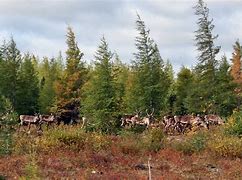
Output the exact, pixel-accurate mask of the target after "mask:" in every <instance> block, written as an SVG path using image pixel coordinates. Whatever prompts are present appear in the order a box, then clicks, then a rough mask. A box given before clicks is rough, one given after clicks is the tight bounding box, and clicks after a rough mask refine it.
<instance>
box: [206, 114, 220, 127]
mask: <svg viewBox="0 0 242 180" xmlns="http://www.w3.org/2000/svg"><path fill="white" fill-rule="evenodd" d="M204 120H205V122H207V124H209V125H223V124H224V120H223V119H222V118H221V117H219V116H218V115H215V114H208V115H205V116H204Z"/></svg>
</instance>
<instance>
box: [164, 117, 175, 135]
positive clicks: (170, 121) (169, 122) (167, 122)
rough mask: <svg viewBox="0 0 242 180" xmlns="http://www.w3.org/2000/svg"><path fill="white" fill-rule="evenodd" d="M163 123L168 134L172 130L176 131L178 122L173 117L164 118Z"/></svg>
mask: <svg viewBox="0 0 242 180" xmlns="http://www.w3.org/2000/svg"><path fill="white" fill-rule="evenodd" d="M162 123H163V125H164V128H165V132H166V133H167V132H168V131H169V129H170V128H172V130H174V127H175V124H176V121H175V119H174V117H173V116H170V115H168V116H164V117H163V121H162Z"/></svg>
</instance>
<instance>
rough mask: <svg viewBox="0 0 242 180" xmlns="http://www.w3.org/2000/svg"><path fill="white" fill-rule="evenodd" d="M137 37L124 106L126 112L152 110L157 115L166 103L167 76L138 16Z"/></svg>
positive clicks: (155, 47) (152, 42) (158, 54)
mask: <svg viewBox="0 0 242 180" xmlns="http://www.w3.org/2000/svg"><path fill="white" fill-rule="evenodd" d="M136 25H137V30H138V33H139V35H138V36H137V37H136V40H135V41H136V43H135V45H136V48H137V53H135V54H134V56H135V60H134V61H133V67H132V71H133V73H134V76H133V80H132V81H133V83H132V86H131V87H130V90H131V91H130V92H127V93H128V94H127V96H126V104H127V108H128V111H131V112H132V111H134V110H135V109H140V110H142V111H144V110H146V109H152V108H154V109H155V111H156V113H159V112H160V110H161V109H162V108H164V106H165V105H164V102H167V99H166V98H167V92H168V89H169V86H170V82H169V80H168V74H167V72H165V70H164V69H165V68H164V62H163V60H162V58H161V56H160V53H159V50H158V47H157V45H156V44H155V43H154V41H153V39H151V38H150V37H149V30H146V27H145V24H144V21H142V20H141V18H140V16H139V15H138V19H137V21H136Z"/></svg>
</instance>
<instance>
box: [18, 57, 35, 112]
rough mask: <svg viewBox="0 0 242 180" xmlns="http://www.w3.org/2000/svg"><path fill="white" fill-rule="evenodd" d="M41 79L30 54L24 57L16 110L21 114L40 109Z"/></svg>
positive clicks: (19, 77) (19, 78)
mask: <svg viewBox="0 0 242 180" xmlns="http://www.w3.org/2000/svg"><path fill="white" fill-rule="evenodd" d="M38 98H39V81H38V76H37V72H36V71H35V68H34V65H33V63H32V58H31V56H30V55H29V54H26V55H25V56H24V57H23V62H22V64H21V67H20V71H19V76H18V85H17V96H16V100H17V104H16V111H17V112H18V113H19V114H34V113H36V112H38V111H39V106H38Z"/></svg>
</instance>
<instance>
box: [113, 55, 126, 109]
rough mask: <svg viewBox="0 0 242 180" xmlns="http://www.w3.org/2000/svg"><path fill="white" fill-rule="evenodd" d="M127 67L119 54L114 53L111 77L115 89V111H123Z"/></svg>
mask: <svg viewBox="0 0 242 180" xmlns="http://www.w3.org/2000/svg"><path fill="white" fill-rule="evenodd" d="M128 74H129V68H128V66H127V65H125V64H123V63H122V62H121V60H120V58H119V56H118V55H117V54H116V53H115V57H114V62H113V64H112V78H113V83H114V89H115V102H116V103H117V113H118V112H119V113H120V114H123V113H124V112H125V103H124V96H125V86H126V82H127V79H128Z"/></svg>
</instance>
